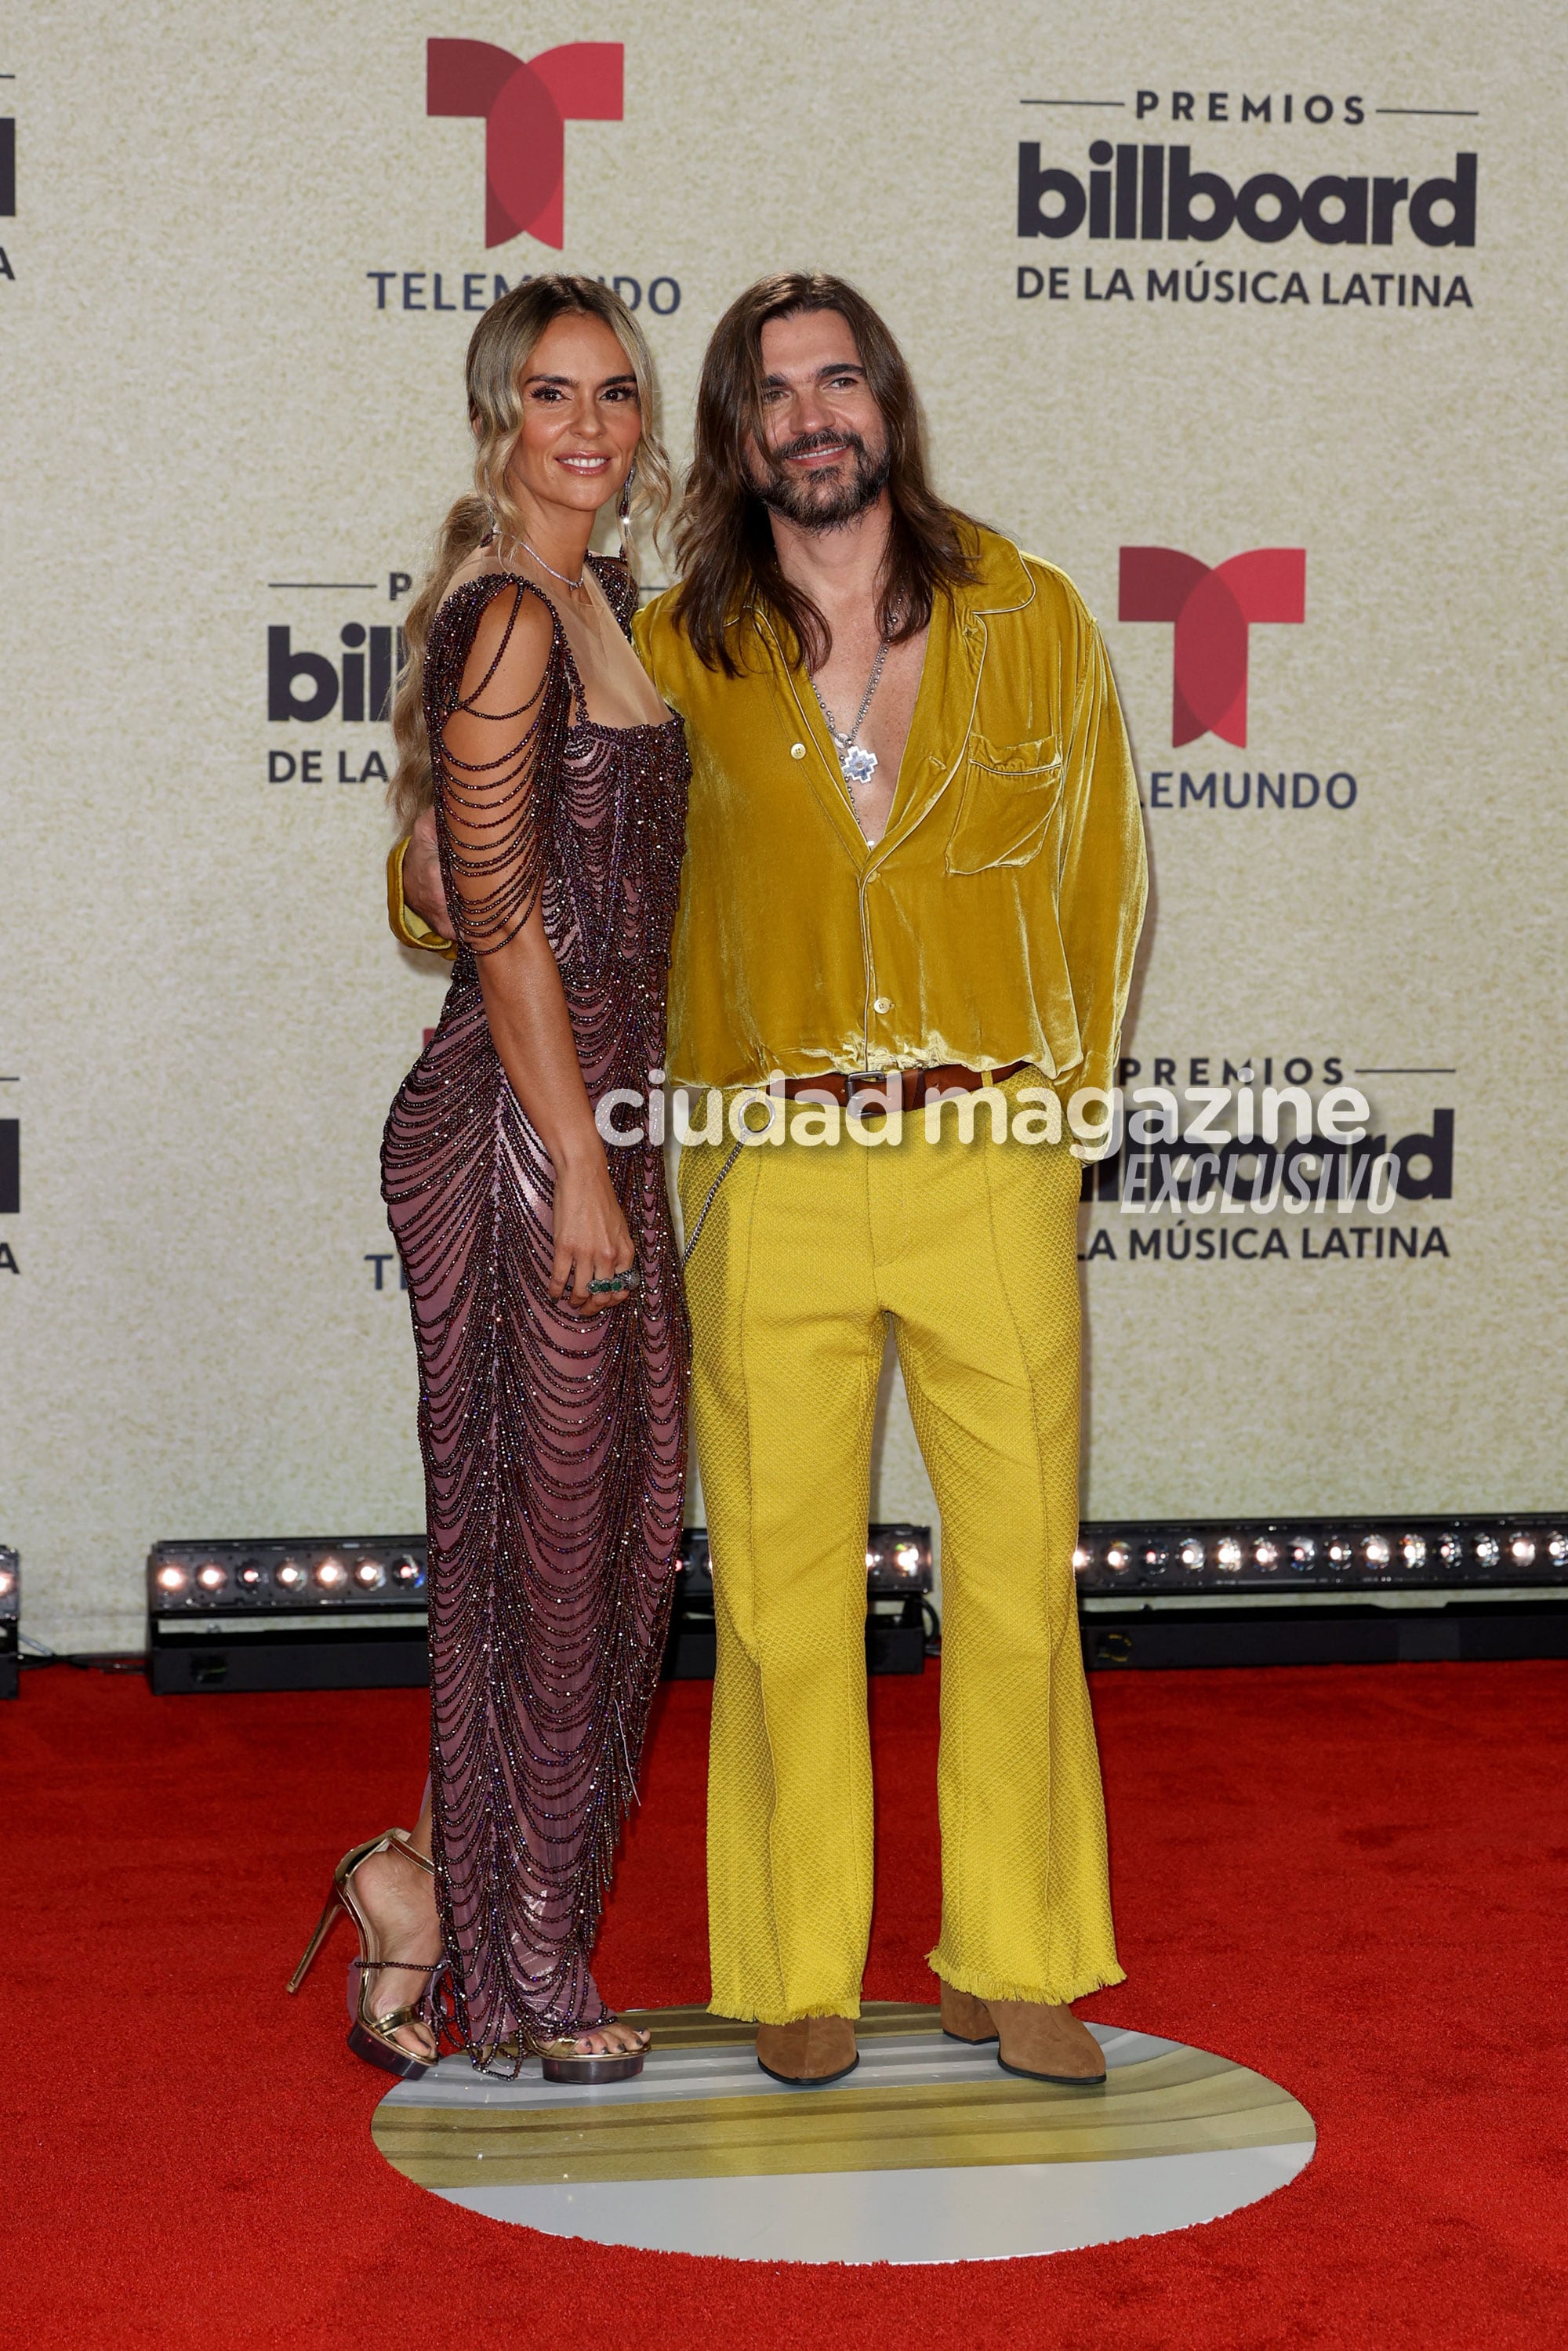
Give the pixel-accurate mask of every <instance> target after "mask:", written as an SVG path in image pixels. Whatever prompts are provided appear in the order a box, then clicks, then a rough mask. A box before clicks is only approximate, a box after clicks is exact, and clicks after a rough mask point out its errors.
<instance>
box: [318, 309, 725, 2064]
mask: <svg viewBox="0 0 1568 2351" xmlns="http://www.w3.org/2000/svg"><path fill="white" fill-rule="evenodd" d="M467 388H468V413H469V417H470V420H471V423H472V425H473V430H474V435H475V441H476V461H475V495H474V496H470V497H465V498H462V499H460V500H459V501H458V503H457V504H456V505H455V507H453V509H452V511H451V513H450V514H449V516H448V517H447V518H446V522H445V524H444V528H443V529H442V532H441V534H440V538H439V542H438V546H437V551H436V557H435V561H434V567H433V569H432V571H431V575H430V578H429V579H428V580H427V581H426V582H425V584H424V587H423V591H422V593H421V595H420V596H419V598H418V600H417V601H416V602H415V603H414V604H413V608H412V610H411V611H410V614H409V618H408V622H407V623H406V634H407V639H408V648H409V655H408V664H407V667H406V668H405V670H404V672H403V675H402V683H401V684H400V688H399V692H398V697H397V703H396V707H395V710H394V714H393V729H394V734H395V737H396V742H397V747H398V754H399V758H398V766H397V771H396V773H395V775H394V776H393V778H392V787H391V797H392V803H393V806H394V808H395V810H396V811H397V813H398V815H399V817H400V819H401V820H402V824H403V826H404V828H405V829H406V828H407V827H409V826H411V825H413V823H414V821H415V820H417V819H418V817H419V816H420V815H421V813H422V811H424V810H429V809H432V808H433V809H434V825H435V837H436V842H437V846H438V851H439V856H440V864H441V876H442V881H443V883H444V893H445V900H446V904H447V907H448V909H449V910H450V921H451V925H452V929H453V932H454V935H455V946H456V956H455V965H454V969H453V977H452V984H451V988H450V990H449V993H448V995H447V998H446V1001H445V1005H444V1009H443V1012H442V1016H441V1022H440V1026H439V1027H438V1028H437V1029H436V1030H435V1032H434V1036H433V1038H432V1040H431V1042H430V1044H429V1046H428V1047H427V1049H426V1050H425V1051H424V1053H423V1055H422V1056H421V1058H420V1060H419V1061H418V1062H417V1063H416V1064H415V1066H414V1068H413V1071H411V1072H410V1074H409V1076H408V1078H407V1080H406V1081H405V1082H404V1084H403V1086H402V1091H401V1092H399V1094H398V1097H397V1099H396V1101H395V1102H393V1104H392V1113H391V1116H390V1117H389V1119H388V1122H387V1129H386V1137H385V1142H384V1144H383V1148H382V1178H383V1192H384V1196H385V1198H386V1202H387V1207H388V1212H389V1216H390V1218H391V1222H392V1231H393V1234H394V1236H395V1238H396V1240H397V1245H398V1249H399V1250H400V1252H401V1254H402V1262H403V1266H404V1269H405V1272H406V1276H407V1284H408V1291H409V1297H410V1301H411V1304H412V1308H413V1326H414V1336H415V1342H416V1345H417V1350H418V1356H419V1373H420V1405H419V1427H420V1440H421V1445H422V1448H423V1457H424V1465H425V1479H426V1497H427V1511H428V1529H429V1538H430V1576H429V1586H430V1660H431V1701H432V1704H431V1778H430V1790H429V1792H428V1794H427V1797H426V1800H425V1803H424V1806H423V1811H422V1813H421V1815H420V1819H419V1823H418V1826H417V1828H416V1829H415V1830H414V1831H413V1834H412V1835H411V1834H408V1833H407V1832H406V1831H404V1830H401V1829H392V1830H389V1831H388V1832H387V1833H386V1834H385V1835H383V1836H381V1837H378V1838H374V1839H372V1840H371V1841H370V1843H368V1844H363V1845H360V1846H357V1847H356V1848H355V1849H354V1850H353V1851H352V1852H351V1853H350V1854H348V1855H345V1856H344V1859H343V1860H342V1862H341V1863H340V1865H339V1867H338V1870H337V1873H336V1876H335V1877H334V1881H333V1891H332V1894H331V1896H330V1897H329V1902H328V1906H327V1910H326V1912H325V1913H324V1914H323V1919H322V1925H321V1927H320V1928H319V1929H318V1932H317V1937H316V1938H315V1940H314V1941H313V1943H312V1945H311V1949H310V1950H309V1951H308V1953H307V1955H306V1959H305V1961H304V1962H302V1964H301V1967H300V1970H299V1972H298V1975H297V1977H296V1979H295V1980H296V1982H298V1980H299V1978H300V1977H301V1976H303V1973H304V1970H305V1967H306V1966H308V1963H309V1959H311V1958H312V1957H313V1956H314V1952H315V1950H316V1949H317V1948H318V1947H319V1942H320V1940H321V1938H322V1936H323V1935H324V1934H325V1932H326V1930H327V1928H328V1927H329V1925H330V1923H331V1920H332V1917H334V1916H335V1914H336V1907H337V1906H338V1905H339V1904H341V1906H342V1907H344V1908H346V1909H347V1910H348V1911H349V1913H350V1917H353V1919H354V1920H355V1923H356V1925H357V1926H358V1928H359V1931H360V1944H361V1948H360V1955H359V1958H358V1959H357V1960H356V1961H355V1963H354V1964H355V1970H356V1973H357V1982H358V1989H357V1992H356V1993H355V1996H354V1999H353V2003H352V2004H353V2009H354V2026H353V2030H352V2032H350V2036H349V2038H350V2047H351V2048H353V2049H354V2050H355V2051H356V2052H357V2053H358V2054H359V2055H361V2056H362V2057H365V2058H367V2059H369V2060H370V2061H371V2063H372V2064H378V2065H382V2066H384V2067H385V2068H386V2069H387V2070H388V2071H390V2072H392V2073H395V2074H421V2073H423V2071H424V2070H425V2069H426V2067H427V2066H429V2065H430V2064H434V2060H435V2056H436V2053H437V2043H438V2036H439V2033H440V2031H441V2030H442V2028H443V2025H444V2022H446V2021H447V2020H448V2019H449V2020H450V2022H451V2025H452V2027H453V2029H454V2030H455V2034H456V2036H457V2038H458V2040H459V2042H460V2043H461V2045H462V2046H463V2047H464V2048H465V2050H466V2052H467V2053H468V2054H469V2056H470V2058H471V2059H472V2060H473V2062H474V2063H475V2064H478V2065H484V2066H488V2065H492V2064H501V2065H503V2066H505V2067H506V2068H507V2070H510V2071H516V2069H517V2066H518V2065H519V2064H521V2063H522V2062H523V2060H524V2059H525V2058H527V2057H530V2056H533V2055H536V2054H537V2055H539V2056H541V2057H542V2059H543V2061H544V2071H545V2073H546V2074H547V2076H548V2077H549V2078H553V2079H558V2080H590V2081H602V2080H616V2079H621V2078H622V2077H624V2076H625V2075H628V2074H634V2073H636V2072H637V2071H638V2070H639V2069H640V2068H641V2065H642V2063H643V2056H642V2052H643V2047H644V2046H645V2045H646V2038H647V2036H646V2035H645V2034H641V2033H635V2032H632V2031H631V2030H630V2029H629V2028H628V2027H627V2026H625V2025H623V2024H621V2023H619V2022H617V2021H616V2020H615V2019H614V2017H613V2016H612V2014H611V2012H610V2011H609V2010H608V2009H607V2008H606V2006H605V2004H604V2002H603V2001H602V2000H601V1997H600V1995H599V1992H598V1991H597V1988H596V1987H595V1984H594V1981H593V1978H592V1975H591V1970H590V1960H591V1952H592V1946H593V1940H594V1937H595V1934H596V1932H597V1928H598V1924H599V1917H600V1912H601V1906H602V1901H603V1896H604V1893H605V1889H606V1887H607V1886H608V1884H609V1881H610V1876H611V1871H612V1862H613V1855H614V1848H615V1843H616V1838H617V1835H618V1834H619V1830H620V1826H621V1823H622V1818H623V1815H624V1813H625V1809H626V1806H627V1804H628V1803H629V1802H630V1801H631V1799H632V1794H633V1792H634V1782H635V1772H636V1768H637V1763H638V1761H639V1757H640V1753H641V1749H642V1744H643V1731H644V1728H645V1725H646V1722H647V1715H648V1707H649V1703H650V1700H651V1698H652V1697H653V1687H654V1684H655V1682H656V1680H657V1677H658V1673H659V1667H660V1660H661V1655H662V1651H663V1646H664V1628H665V1623H666V1619H667V1614H668V1608H669V1600H670V1593H671V1589H672V1583H673V1577H674V1565H675V1559H676V1552H677V1547H678V1544H679V1541H680V1532H681V1516H682V1511H681V1504H682V1492H683V1482H684V1468H685V1451H684V1448H685V1436H684V1430H685V1387H686V1370H687V1358H688V1341H687V1332H686V1324H685V1309H684V1306H683V1303H682V1299H681V1288H680V1272H679V1266H678V1263H677V1259H676V1253H675V1249H674V1239H673V1235H672V1231H671V1226H670V1217H669V1210H668V1206H667V1203H666V1198H665V1193H664V1171H663V1166H662V1164H661V1156H660V1153H659V1151H658V1148H657V1146H656V1145H655V1144H652V1143H649V1142H646V1141H643V1142H638V1143H633V1144H627V1145H623V1146H620V1147H615V1148H612V1149H610V1150H607V1149H606V1146H605V1143H604V1141H603V1140H602V1138H601V1132H600V1128H599V1125H598V1123H596V1118H595V1112H596V1108H597V1106H598V1104H599V1103H600V1102H601V1100H602V1098H603V1097H604V1096H606V1095H607V1094H609V1093H610V1092H612V1091H613V1090H614V1089H616V1088H628V1089H631V1090H632V1091H633V1092H637V1093H639V1094H640V1093H643V1092H645V1091H646V1090H647V1089H648V1087H649V1084H650V1072H651V1071H659V1069H660V1066H661V1064H662V1062H663V1060H664V991H665V974H666V968H667V965H668V961H669V944H670V934H671V929H672V926H673V924H674V913H675V901H676V892H677V883H678V877H679V871H680V863H681V856H682V850H683V846H684V839H685V803H686V786H687V780H688V775H689V768H688V765H687V758H686V748H685V736H684V732H683V729H682V726H681V722H680V721H679V719H678V718H675V717H673V716H671V714H670V712H669V711H668V709H667V708H666V707H665V705H664V704H663V703H662V702H661V701H660V699H659V697H658V695H657V694H656V693H655V691H654V689H653V685H652V684H650V682H649V680H648V678H647V676H646V674H645V673H644V672H643V669H642V668H641V666H640V665H639V664H638V662H637V660H636V657H635V656H634V654H633V653H632V646H631V643H630V637H629V631H630V626H631V620H632V612H633V611H635V609H636V603H637V590H636V585H635V582H634V580H633V579H632V574H631V570H630V567H629V562H628V561H627V560H626V559H624V558H625V556H626V554H627V552H628V550H629V546H630V517H631V514H632V509H633V507H634V505H637V504H641V505H642V506H643V507H646V508H647V509H648V510H649V511H650V512H651V513H652V514H653V516H654V517H655V518H656V517H657V516H658V515H659V514H660V513H661V512H662V510H663V508H664V506H665V505H666V504H667V501H668V496H669V473H668V468H667V465H666V463H665V459H664V453H663V451H662V450H661V448H660V446H659V444H658V441H657V439H656V438H655V437H654V433H653V388H652V370H651V363H650V360H649V356H648V351H647V347H646V345H645V343H644V342H643V336H642V334H641V331H640V330H639V329H638V327H637V324H636V321H635V320H634V319H632V315H631V313H630V311H628V309H627V308H626V307H625V305H624V304H623V303H622V301H621V300H620V299H619V298H617V297H616V296H615V295H614V294H612V293H611V292H610V291H609V290H608V289H607V288H606V287H602V286H601V285H599V284H598V283H596V282H595V281H594V280H592V279H589V278H581V277H542V278H536V279H534V280H532V281H531V282H529V283H528V284H526V285H523V286H520V287H516V288H514V290H513V291H512V292H511V293H509V294H508V295H507V296H505V297H504V298H502V299H501V300H500V301H498V302H497V303H496V304H495V306H494V307H493V308H491V309H490V310H488V311H486V314H485V317H484V318H483V319H481V321H480V323H479V325H478V327H477V328H476V330H475V334H474V337H473V340H472V342H471V343H470V345H469V350H468V362H467ZM612 500H618V501H619V504H620V512H621V520H622V551H623V559H622V560H613V559H606V558H601V557H598V556H593V555H591V554H590V553H589V551H588V550H589V541H590V538H591V533H592V530H593V528H594V523H595V520H596V517H598V515H599V512H600V510H601V507H603V506H605V505H606V504H607V503H608V502H610V501H612ZM624 1124H625V1121H624V1119H623V1120H622V1125H624ZM639 1131H640V1132H643V1130H639Z"/></svg>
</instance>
